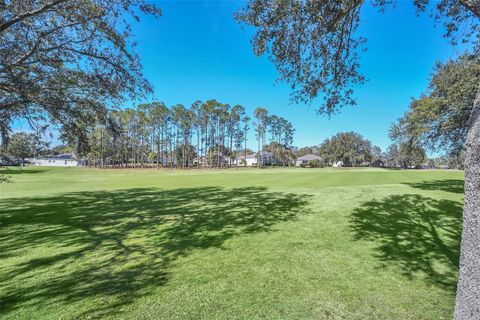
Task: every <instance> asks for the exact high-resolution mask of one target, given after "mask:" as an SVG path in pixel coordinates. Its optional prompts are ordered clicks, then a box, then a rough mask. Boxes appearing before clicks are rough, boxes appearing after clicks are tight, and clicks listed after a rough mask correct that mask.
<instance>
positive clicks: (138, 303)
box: [0, 168, 463, 320]
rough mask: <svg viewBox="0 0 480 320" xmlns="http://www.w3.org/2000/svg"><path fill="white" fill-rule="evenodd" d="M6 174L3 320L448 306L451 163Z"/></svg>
mask: <svg viewBox="0 0 480 320" xmlns="http://www.w3.org/2000/svg"><path fill="white" fill-rule="evenodd" d="M0 172H1V171H0ZM3 172H5V170H3ZM9 174H10V176H11V178H12V180H13V182H12V183H8V184H1V185H0V188H1V198H0V214H1V226H2V227H1V235H0V236H1V238H0V257H1V260H0V308H1V317H2V318H4V319H84V318H85V319H95V318H102V319H103V318H111V319H415V320H417V319H451V317H452V312H453V307H454V298H455V283H456V278H457V265H458V255H459V240H460V232H461V215H462V202H463V173H462V172H453V171H413V170H412V171H402V170H381V169H361V170H333V169H300V168H298V169H266V170H257V169H252V170H235V169H233V170H215V171H202V170H192V171H159V172H157V171H156V170H95V169H84V168H58V169H47V168H42V169H28V168H27V169H23V170H21V171H19V170H18V169H12V170H10V171H9Z"/></svg>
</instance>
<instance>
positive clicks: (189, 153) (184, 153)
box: [175, 143, 197, 167]
mask: <svg viewBox="0 0 480 320" xmlns="http://www.w3.org/2000/svg"><path fill="white" fill-rule="evenodd" d="M175 155H176V157H177V163H181V164H183V165H182V166H183V167H190V166H191V165H192V163H193V159H195V158H196V157H197V151H196V150H195V147H194V146H193V145H191V144H187V145H183V143H182V144H180V145H178V146H177V149H176V150H175Z"/></svg>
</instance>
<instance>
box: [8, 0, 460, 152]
mask: <svg viewBox="0 0 480 320" xmlns="http://www.w3.org/2000/svg"><path fill="white" fill-rule="evenodd" d="M158 5H159V6H160V7H161V9H162V10H163V16H162V17H161V18H160V19H154V18H151V17H142V19H141V22H140V23H135V24H134V28H133V30H134V34H135V39H136V41H137V43H138V44H137V48H136V50H137V52H138V54H139V55H140V58H141V62H142V64H143V67H144V74H145V76H146V78H147V79H148V80H149V81H150V82H151V84H152V85H153V86H154V96H153V97H152V98H151V99H152V100H154V99H155V100H159V101H163V102H165V103H166V104H167V105H173V104H176V103H182V104H185V105H190V104H191V103H192V102H193V101H195V100H198V99H200V100H207V99H212V98H215V99H217V100H219V101H222V102H226V103H230V104H232V105H234V104H241V105H243V106H244V107H245V108H246V109H247V111H248V112H249V113H250V114H251V113H252V112H253V110H254V109H255V108H256V107H259V106H262V107H265V108H267V109H269V110H270V112H271V113H274V114H277V115H279V116H282V117H285V118H286V119H288V120H290V121H291V122H292V123H293V125H294V127H295V128H296V134H295V140H294V144H295V145H296V146H307V145H315V144H319V143H321V142H322V141H323V140H324V139H325V138H327V137H329V136H331V135H333V134H335V133H336V132H339V131H352V130H353V131H357V132H359V133H360V134H362V135H363V136H364V137H366V138H367V139H369V140H371V141H372V142H373V143H374V144H376V145H379V146H380V147H381V148H382V149H383V150H384V149H385V148H386V147H387V146H388V145H389V144H390V140H389V138H388V129H389V127H390V125H391V123H392V122H393V121H395V119H397V118H398V117H400V116H401V115H402V113H403V112H404V111H405V110H406V109H407V108H408V104H409V101H410V99H411V98H412V97H415V96H418V95H419V94H420V93H421V92H422V91H424V90H425V88H426V86H427V83H428V78H429V75H430V73H431V70H432V67H433V65H434V63H435V62H436V61H444V60H446V59H447V58H449V57H453V56H455V55H457V54H459V53H461V52H462V49H461V48H459V47H451V46H450V45H449V44H448V43H447V40H445V39H444V38H443V37H442V34H443V30H442V28H441V27H440V26H439V27H436V28H435V27H434V23H433V21H432V19H431V18H430V17H429V16H428V15H427V14H424V15H421V16H419V17H418V16H416V14H415V10H414V8H413V5H412V1H404V0H399V1H398V2H397V5H396V7H395V8H390V9H388V10H387V11H386V12H385V13H384V14H381V13H379V12H378V11H377V10H376V9H375V8H372V7H371V6H370V5H368V4H367V5H366V6H364V8H363V9H362V10H363V11H362V14H361V23H360V29H359V33H360V35H361V36H363V37H366V38H367V39H368V42H367V44H366V47H367V49H368V50H367V52H365V53H363V54H362V60H361V71H362V73H363V74H364V75H365V76H366V78H367V79H368V82H367V83H366V84H365V85H363V86H361V87H359V88H358V89H357V90H356V96H357V97H358V100H357V101H358V105H357V106H355V107H346V108H344V109H343V111H342V112H341V113H340V114H339V115H335V116H333V117H331V118H330V119H328V118H326V117H324V116H318V115H316V113H315V106H316V105H318V103H319V102H317V104H315V102H314V103H313V104H312V105H310V106H307V105H304V104H299V105H294V104H290V99H289V94H290V90H289V88H288V86H286V85H285V84H282V83H276V82H275V80H276V78H277V73H276V70H275V69H274V67H273V65H272V64H271V63H270V62H269V61H268V59H267V57H256V56H255V55H254V54H253V52H252V48H251V45H250V38H251V36H252V34H253V30H252V29H251V28H248V27H247V28H246V27H244V26H243V27H242V26H241V25H239V24H237V23H236V22H235V21H234V19H233V13H234V12H235V11H236V10H237V9H238V8H239V7H241V6H242V5H244V3H243V2H238V1H159V2H158ZM132 105H133V102H131V103H127V104H126V105H125V106H126V107H131V106H132ZM23 126H24V125H21V124H19V127H17V129H22V127H23ZM249 146H250V147H251V148H254V146H255V142H254V137H253V132H252V134H251V137H250V142H249Z"/></svg>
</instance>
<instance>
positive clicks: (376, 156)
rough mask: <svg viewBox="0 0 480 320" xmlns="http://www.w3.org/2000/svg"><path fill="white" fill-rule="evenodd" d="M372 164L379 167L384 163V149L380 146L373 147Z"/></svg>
mask: <svg viewBox="0 0 480 320" xmlns="http://www.w3.org/2000/svg"><path fill="white" fill-rule="evenodd" d="M371 165H372V166H374V167H379V166H381V165H383V156H382V149H381V148H380V147H379V146H373V147H372V160H371Z"/></svg>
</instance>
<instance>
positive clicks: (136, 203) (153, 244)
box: [0, 187, 309, 318]
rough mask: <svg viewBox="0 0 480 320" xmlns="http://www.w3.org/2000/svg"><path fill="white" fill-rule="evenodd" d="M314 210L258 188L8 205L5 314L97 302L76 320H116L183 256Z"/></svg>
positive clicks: (2, 206)
mask: <svg viewBox="0 0 480 320" xmlns="http://www.w3.org/2000/svg"><path fill="white" fill-rule="evenodd" d="M308 202H309V196H307V195H298V194H288V193H280V192H268V191H267V189H266V188H262V187H250V188H236V189H223V188H219V187H205V188H185V189H174V190H164V191H163V190H159V189H127V190H117V191H96V192H76V193H67V194H62V195H58V196H54V197H43V198H16V199H6V200H3V201H1V202H0V213H1V216H0V217H1V219H0V222H1V227H2V234H1V239H0V250H1V252H2V260H3V259H4V258H7V259H8V258H12V259H11V260H12V261H13V262H11V263H8V264H5V263H3V264H2V266H1V267H0V283H2V287H3V288H2V290H1V292H2V293H1V295H0V301H1V310H2V313H7V312H10V311H13V310H17V309H19V308H28V307H39V306H42V305H48V304H58V305H60V306H62V305H65V304H69V303H77V302H79V301H81V300H83V299H93V301H94V303H93V304H95V306H92V307H89V308H87V309H86V310H83V311H81V312H82V313H81V314H77V315H76V317H77V318H78V317H83V316H88V317H100V318H101V317H103V316H105V315H107V314H108V315H110V316H111V315H112V314H114V313H116V312H121V309H122V307H123V306H125V305H127V304H129V303H131V302H133V300H134V299H137V298H139V297H141V296H144V295H148V294H149V293H151V292H152V291H153V290H154V289H155V288H158V286H162V285H163V284H165V283H166V282H167V281H168V279H169V276H170V272H169V266H170V265H171V263H172V261H174V260H175V259H176V258H178V257H179V256H184V255H187V254H188V253H189V252H191V251H192V250H201V249H207V248H212V247H213V248H220V247H222V244H223V243H224V242H225V241H226V240H227V239H229V238H231V237H233V236H235V235H239V234H245V233H254V232H262V231H263V232H268V231H271V230H272V227H273V226H274V225H275V224H276V223H279V222H281V221H288V220H292V219H295V218H296V217H297V216H298V215H299V214H301V213H303V212H305V211H306V210H307V205H308ZM32 256H33V258H32ZM19 257H20V258H19ZM90 304H92V303H90ZM83 307H84V308H85V306H83ZM79 313H80V310H79Z"/></svg>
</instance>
